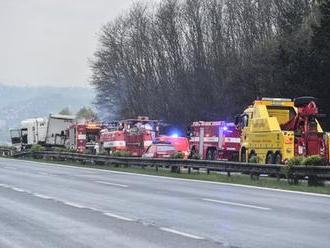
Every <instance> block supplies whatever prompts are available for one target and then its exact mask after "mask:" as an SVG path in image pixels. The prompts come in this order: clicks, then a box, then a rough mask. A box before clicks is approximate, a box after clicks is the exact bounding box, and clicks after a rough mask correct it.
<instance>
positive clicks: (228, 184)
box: [0, 158, 330, 198]
mask: <svg viewBox="0 0 330 248" xmlns="http://www.w3.org/2000/svg"><path fill="white" fill-rule="evenodd" d="M0 160H6V161H8V160H10V161H13V160H16V161H20V162H23V163H24V162H25V163H34V164H38V165H39V166H42V164H46V165H50V166H55V167H65V168H68V169H76V170H87V171H98V172H100V171H102V172H107V173H110V174H121V175H135V176H140V177H151V178H161V179H164V180H174V181H183V182H197V183H203V184H215V185H225V186H233V187H238V188H249V189H259V190H265V191H274V192H284V193H291V194H297V195H307V196H317V197H325V198H330V195H326V194H319V193H311V192H303V191H293V190H285V189H275V188H264V187H259V186H252V185H244V184H234V183H223V182H211V181H203V180H198V179H185V178H174V177H167V176H155V175H145V174H139V173H134V172H123V171H111V170H104V169H95V168H84V167H77V166H72V165H65V164H54V163H47V162H36V161H28V160H22V159H13V158H11V159H6V158H0Z"/></svg>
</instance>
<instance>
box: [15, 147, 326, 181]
mask: <svg viewBox="0 0 330 248" xmlns="http://www.w3.org/2000/svg"><path fill="white" fill-rule="evenodd" d="M28 155H32V156H34V157H36V158H44V159H54V160H73V161H79V162H82V163H86V162H91V163H95V164H103V165H125V166H137V167H142V168H144V167H154V168H155V169H156V170H158V168H160V167H166V168H170V169H171V171H172V172H180V171H181V170H182V169H187V170H188V173H190V172H191V171H192V170H200V169H203V170H205V171H206V172H207V173H209V172H211V171H217V172H226V173H228V175H230V173H232V172H239V173H245V174H249V175H251V177H259V175H260V174H265V175H273V176H276V177H277V178H280V177H283V176H284V177H289V178H292V179H294V180H299V179H301V178H305V177H308V178H314V179H315V178H319V179H330V166H293V167H288V166H286V165H274V164H271V165H270V164H252V163H241V162H230V161H210V160H190V159H188V160H183V159H147V158H138V157H112V156H104V155H91V154H80V153H68V152H56V151H42V152H33V153H31V152H24V153H17V154H14V155H13V157H24V156H28Z"/></svg>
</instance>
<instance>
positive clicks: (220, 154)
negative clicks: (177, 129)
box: [189, 121, 240, 161]
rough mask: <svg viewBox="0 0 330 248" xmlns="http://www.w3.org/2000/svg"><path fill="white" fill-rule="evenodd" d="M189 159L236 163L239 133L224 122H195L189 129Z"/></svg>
mask: <svg viewBox="0 0 330 248" xmlns="http://www.w3.org/2000/svg"><path fill="white" fill-rule="evenodd" d="M189 136H190V139H189V143H190V157H191V158H193V157H194V156H195V155H196V154H199V156H200V158H201V159H207V160H216V159H219V160H230V161H237V160H238V154H239V150H240V133H239V130H238V129H236V126H235V124H234V123H231V122H225V121H197V122H193V124H192V125H191V127H190V134H189Z"/></svg>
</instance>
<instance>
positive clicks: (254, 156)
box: [248, 151, 258, 163]
mask: <svg viewBox="0 0 330 248" xmlns="http://www.w3.org/2000/svg"><path fill="white" fill-rule="evenodd" d="M257 160H258V159H257V154H256V153H255V151H251V152H250V155H249V161H248V162H249V163H258V161H257Z"/></svg>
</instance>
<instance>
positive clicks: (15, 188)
mask: <svg viewBox="0 0 330 248" xmlns="http://www.w3.org/2000/svg"><path fill="white" fill-rule="evenodd" d="M8 188H10V189H12V190H15V191H18V192H26V190H24V189H21V188H17V187H8Z"/></svg>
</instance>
